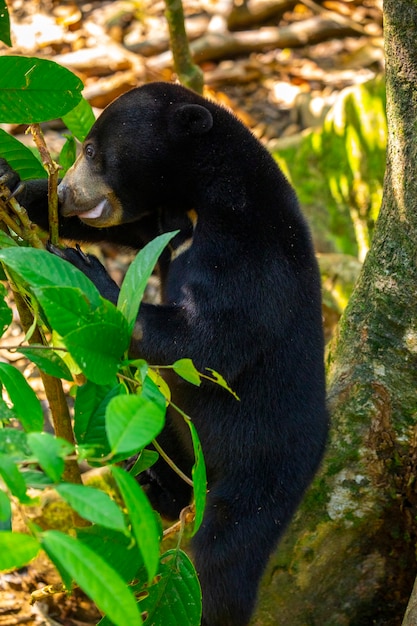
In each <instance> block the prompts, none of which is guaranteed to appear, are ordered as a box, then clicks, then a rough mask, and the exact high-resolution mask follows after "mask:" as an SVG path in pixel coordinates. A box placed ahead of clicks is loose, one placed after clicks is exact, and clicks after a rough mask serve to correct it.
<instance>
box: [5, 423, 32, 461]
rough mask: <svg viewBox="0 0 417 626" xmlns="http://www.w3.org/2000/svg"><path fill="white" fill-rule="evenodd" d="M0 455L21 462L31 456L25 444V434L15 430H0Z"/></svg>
mask: <svg viewBox="0 0 417 626" xmlns="http://www.w3.org/2000/svg"><path fill="white" fill-rule="evenodd" d="M0 454H7V455H8V456H10V457H12V458H13V459H15V460H18V461H21V460H22V459H25V458H28V457H29V456H30V455H31V451H30V448H29V446H28V443H27V434H26V433H25V432H23V431H22V430H18V429H17V428H2V429H0Z"/></svg>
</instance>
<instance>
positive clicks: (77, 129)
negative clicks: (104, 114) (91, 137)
mask: <svg viewBox="0 0 417 626" xmlns="http://www.w3.org/2000/svg"><path fill="white" fill-rule="evenodd" d="M62 120H63V122H64V124H65V126H66V127H67V128H68V129H69V130H70V131H71V132H72V134H73V135H74V136H75V137H76V138H77V139H78V140H79V141H81V142H83V141H84V139H85V138H86V136H87V135H88V133H89V132H90V129H91V127H92V125H93V124H94V122H95V121H96V118H95V115H94V113H93V109H92V108H91V104H90V103H89V102H88V100H86V99H85V98H81V100H80V102H79V103H78V104H77V106H76V107H74V108H73V109H72V110H71V111H70V112H69V113H67V114H66V115H64V116H63V117H62Z"/></svg>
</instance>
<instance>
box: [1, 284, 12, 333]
mask: <svg viewBox="0 0 417 626" xmlns="http://www.w3.org/2000/svg"><path fill="white" fill-rule="evenodd" d="M6 294H7V289H6V287H5V286H4V285H0V334H3V333H4V331H5V330H6V329H7V328H8V327H9V326H10V324H11V323H12V319H13V312H12V310H11V308H10V307H9V305H8V304H7V302H6V301H5V300H4V299H2V298H1V296H5V295H6Z"/></svg>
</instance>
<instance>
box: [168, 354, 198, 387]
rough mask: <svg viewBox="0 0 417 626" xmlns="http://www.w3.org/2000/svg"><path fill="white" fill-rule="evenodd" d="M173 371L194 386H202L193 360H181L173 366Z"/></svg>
mask: <svg viewBox="0 0 417 626" xmlns="http://www.w3.org/2000/svg"><path fill="white" fill-rule="evenodd" d="M172 369H173V370H174V372H175V373H176V374H178V376H181V378H183V379H184V380H186V381H187V382H189V383H191V384H192V385H196V386H197V387H199V386H200V384H201V380H200V374H199V373H198V371H197V370H196V368H195V367H194V363H193V362H192V360H191V359H179V360H178V361H175V363H173V365H172Z"/></svg>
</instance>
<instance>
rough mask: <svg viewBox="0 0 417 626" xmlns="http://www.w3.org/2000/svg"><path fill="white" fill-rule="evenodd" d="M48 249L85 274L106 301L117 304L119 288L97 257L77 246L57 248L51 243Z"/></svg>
mask: <svg viewBox="0 0 417 626" xmlns="http://www.w3.org/2000/svg"><path fill="white" fill-rule="evenodd" d="M47 248H48V250H49V251H50V252H52V253H53V254H55V255H56V256H59V257H61V259H65V260H66V261H69V263H71V265H74V266H75V267H76V268H77V269H79V270H80V271H81V272H82V273H83V274H85V275H86V276H87V278H89V279H90V280H91V282H92V283H94V285H95V286H96V287H97V289H98V290H99V292H100V295H101V296H103V298H106V300H110V302H112V303H113V304H114V305H116V304H117V298H118V297H119V291H120V290H119V287H118V286H117V284H116V283H115V282H114V280H113V279H112V278H110V276H109V275H108V273H107V270H106V268H105V267H104V266H103V265H102V264H101V263H100V261H99V260H98V258H97V257H95V256H94V255H92V254H85V253H84V252H83V251H82V250H81V248H80V247H79V246H78V245H77V247H76V248H63V249H62V248H57V247H56V246H54V245H52V244H51V243H49V244H48V245H47Z"/></svg>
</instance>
